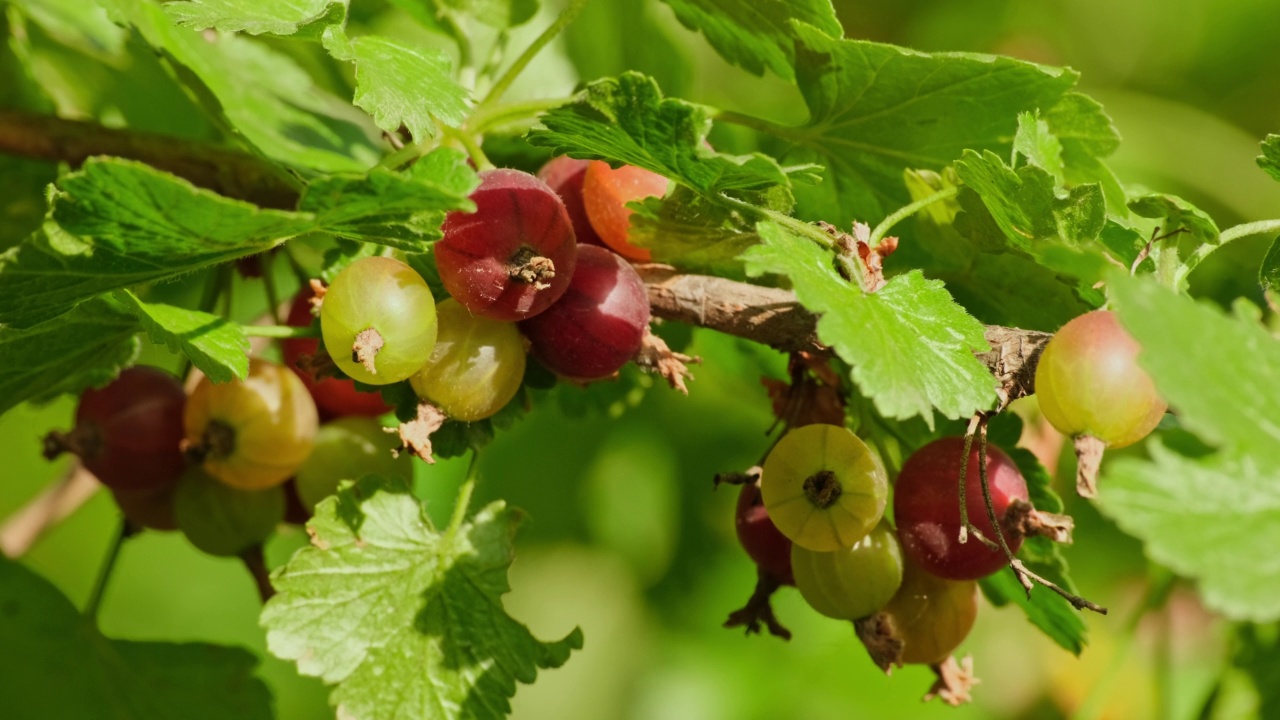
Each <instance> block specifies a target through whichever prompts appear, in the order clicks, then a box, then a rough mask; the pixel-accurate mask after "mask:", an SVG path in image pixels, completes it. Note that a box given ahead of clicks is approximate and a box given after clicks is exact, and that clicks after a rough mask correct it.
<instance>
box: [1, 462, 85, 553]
mask: <svg viewBox="0 0 1280 720" xmlns="http://www.w3.org/2000/svg"><path fill="white" fill-rule="evenodd" d="M97 491H98V479H97V478H95V477H94V476H93V474H92V473H90V472H89V471H88V470H85V469H84V468H83V467H81V466H80V464H79V463H76V464H75V465H73V466H72V467H71V469H70V470H68V471H67V474H66V475H65V476H63V478H62V479H61V480H59V481H58V482H57V483H55V484H53V485H50V486H49V487H47V488H45V489H44V490H43V491H41V492H40V494H39V495H37V496H35V498H33V499H32V500H31V501H30V502H28V503H27V504H26V505H25V506H23V507H22V509H20V510H18V511H17V512H15V513H14V514H13V515H11V516H9V518H8V519H7V520H5V521H4V524H3V525H0V554H3V555H5V556H6V557H10V558H17V557H21V556H23V555H25V554H26V552H27V551H28V550H30V549H31V546H32V545H34V544H35V543H36V540H39V539H40V536H41V535H43V534H44V533H45V531H46V530H48V529H49V528H51V527H53V526H54V525H57V524H58V523H59V522H62V520H63V519H65V518H66V517H67V516H68V515H70V514H71V513H73V512H75V511H76V510H77V509H79V507H80V506H81V505H83V504H84V503H85V501H87V500H88V499H89V498H91V497H93V494H94V493H95V492H97Z"/></svg>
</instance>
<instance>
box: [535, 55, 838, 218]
mask: <svg viewBox="0 0 1280 720" xmlns="http://www.w3.org/2000/svg"><path fill="white" fill-rule="evenodd" d="M710 129H711V120H710V119H709V118H708V116H707V111H706V109H705V108H703V107H701V106H698V105H694V104H692V103H688V102H685V101H683V100H677V99H674V98H663V97H662V91H661V90H659V89H658V84H657V83H655V82H654V81H653V79H652V78H648V77H645V76H644V75H641V74H639V73H635V72H627V73H623V74H622V75H620V76H618V77H616V78H604V79H602V80H597V81H595V82H592V83H589V84H588V85H587V86H586V88H585V89H583V91H582V92H581V93H580V94H579V95H578V98H577V100H576V101H575V102H573V103H570V104H568V105H563V106H561V107H558V108H556V109H554V110H552V111H550V112H548V113H546V114H545V115H543V116H542V127H540V128H534V129H533V130H532V131H530V133H529V142H530V143H532V144H533V145H536V146H539V147H546V148H550V149H552V150H553V151H555V153H556V154H558V155H570V156H572V157H577V158H591V159H597V160H608V161H610V162H611V163H613V164H614V165H617V164H620V163H625V164H627V165H635V166H636V167H642V168H645V169H646V170H652V171H653V172H656V173H658V174H659V175H663V176H665V177H668V178H670V179H672V180H675V181H676V182H679V183H681V184H682V185H685V186H687V187H690V188H692V189H694V190H697V191H698V192H699V193H702V194H704V195H708V196H713V197H714V196H717V195H719V194H720V193H730V194H738V195H742V194H744V193H747V194H756V193H761V192H765V191H767V190H769V189H771V188H774V187H777V186H782V187H784V188H789V187H790V186H791V179H792V178H798V179H801V180H802V181H804V182H809V181H811V180H812V179H813V177H812V171H813V168H812V167H811V166H803V167H793V168H784V167H782V166H780V165H779V164H778V163H777V161H775V160H774V159H773V158H771V157H768V156H767V155H763V154H761V153H752V154H750V155H725V154H723V153H718V152H715V151H714V150H710V149H708V148H707V147H706V145H705V144H704V143H705V141H706V137H707V131H708V130H710Z"/></svg>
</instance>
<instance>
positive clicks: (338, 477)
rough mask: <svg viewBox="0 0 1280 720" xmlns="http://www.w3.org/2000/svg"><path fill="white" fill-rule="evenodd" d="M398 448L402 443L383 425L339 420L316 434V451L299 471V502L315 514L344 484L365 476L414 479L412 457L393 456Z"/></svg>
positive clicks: (374, 422)
mask: <svg viewBox="0 0 1280 720" xmlns="http://www.w3.org/2000/svg"><path fill="white" fill-rule="evenodd" d="M399 446H400V441H399V439H398V438H397V437H396V436H394V435H392V434H390V433H387V432H384V431H383V429H382V424H381V423H379V422H378V421H377V420H374V419H373V418H363V417H347V418H339V419H337V420H334V421H333V422H331V423H328V424H326V425H324V426H322V427H321V428H320V431H319V432H317V433H316V446H315V449H314V450H312V451H311V455H310V457H308V458H307V459H306V461H304V462H303V463H302V466H301V467H299V468H298V474H297V478H296V480H295V488H296V489H297V492H298V499H299V500H301V501H302V506H303V507H304V508H306V509H307V510H308V511H312V510H314V508H315V506H316V505H317V504H318V503H319V502H320V501H321V500H323V499H325V498H326V497H329V496H330V495H332V494H333V493H334V492H335V491H336V490H337V489H338V483H340V482H342V481H343V480H358V479H359V478H361V477H363V476H365V475H382V476H384V477H391V476H393V475H399V476H400V477H402V478H405V479H412V478H413V456H411V455H410V454H409V453H400V456H399V457H395V456H393V455H392V454H391V451H392V450H394V449H396V448H398V447H399Z"/></svg>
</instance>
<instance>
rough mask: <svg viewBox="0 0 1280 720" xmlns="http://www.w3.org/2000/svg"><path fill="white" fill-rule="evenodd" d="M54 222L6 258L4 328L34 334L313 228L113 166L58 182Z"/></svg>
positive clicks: (0, 295)
mask: <svg viewBox="0 0 1280 720" xmlns="http://www.w3.org/2000/svg"><path fill="white" fill-rule="evenodd" d="M52 217H53V220H54V221H55V222H56V223H57V224H56V225H55V224H52V223H48V224H46V226H45V228H44V229H43V230H42V231H41V232H37V233H35V234H33V235H31V236H30V237H28V238H27V240H26V241H25V242H23V243H22V244H21V245H19V246H17V247H15V248H12V249H10V250H8V251H6V252H5V253H4V254H0V323H6V324H9V325H13V326H15V327H23V328H25V327H31V326H32V325H35V324H36V323H39V322H41V321H44V320H48V319H49V318H53V317H57V316H58V315H60V314H62V313H64V312H67V311H68V310H70V309H71V308H72V307H74V306H75V305H76V304H77V303H80V302H82V301H84V300H87V299H89V298H91V297H94V296H96V295H99V294H101V293H104V292H108V291H111V290H118V289H120V288H124V287H128V286H130V285H136V284H138V283H145V282H155V281H159V280H167V279H170V278H174V277H178V276H179V275H182V274H185V273H188V272H191V271H193V270H198V269H200V268H202V267H205V266H207V265H212V264H214V263H219V262H225V261H228V260H234V259H236V258H239V257H244V256H246V255H252V254H254V253H258V252H261V251H263V250H266V249H267V248H270V247H271V246H273V245H276V244H278V243H279V242H280V241H282V240H284V239H286V238H288V237H291V236H293V235H297V234H299V233H302V232H304V231H306V230H309V229H311V228H312V227H314V224H315V222H314V220H313V219H312V217H311V216H310V215H307V214H300V213H289V212H282V211H278V210H262V209H260V208H258V207H256V206H254V205H250V204H249V203H245V202H240V201H238V200H230V199H228V198H225V197H222V196H220V195H217V194H215V193H213V192H210V191H208V190H202V189H199V188H197V187H195V186H194V185H192V184H190V183H188V182H187V181H185V180H182V179H179V178H177V177H174V176H173V175H169V174H168V173H164V172H161V171H159V170H156V169H154V168H152V167H150V166H147V165H143V164H141V163H137V162H133V161H129V160H119V159H107V158H94V159H90V160H89V161H87V162H86V163H85V164H84V167H83V168H81V170H79V171H78V172H74V173H71V174H68V175H65V176H63V177H62V179H61V180H59V181H58V184H57V191H56V192H55V194H54V198H53V213H52Z"/></svg>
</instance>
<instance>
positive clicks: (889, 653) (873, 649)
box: [853, 612, 905, 675]
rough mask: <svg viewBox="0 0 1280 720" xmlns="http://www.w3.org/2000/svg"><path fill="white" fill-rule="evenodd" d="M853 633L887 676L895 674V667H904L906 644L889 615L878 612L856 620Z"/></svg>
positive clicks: (872, 660)
mask: <svg viewBox="0 0 1280 720" xmlns="http://www.w3.org/2000/svg"><path fill="white" fill-rule="evenodd" d="M853 631H854V632H855V633H856V634H857V636H858V639H859V640H861V641H862V644H863V646H864V647H866V648H867V654H868V655H870V656H871V662H873V663H875V664H876V667H878V668H880V669H881V670H883V671H884V673H885V674H886V675H888V674H890V673H892V672H893V668H894V666H895V665H896V666H898V667H902V648H903V647H904V645H905V643H904V642H903V640H902V636H901V635H899V633H898V629H897V627H895V626H894V624H893V618H892V617H891V616H890V615H889V613H886V612H878V613H875V614H874V615H869V616H867V617H864V618H862V619H861V620H854V621H853Z"/></svg>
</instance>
